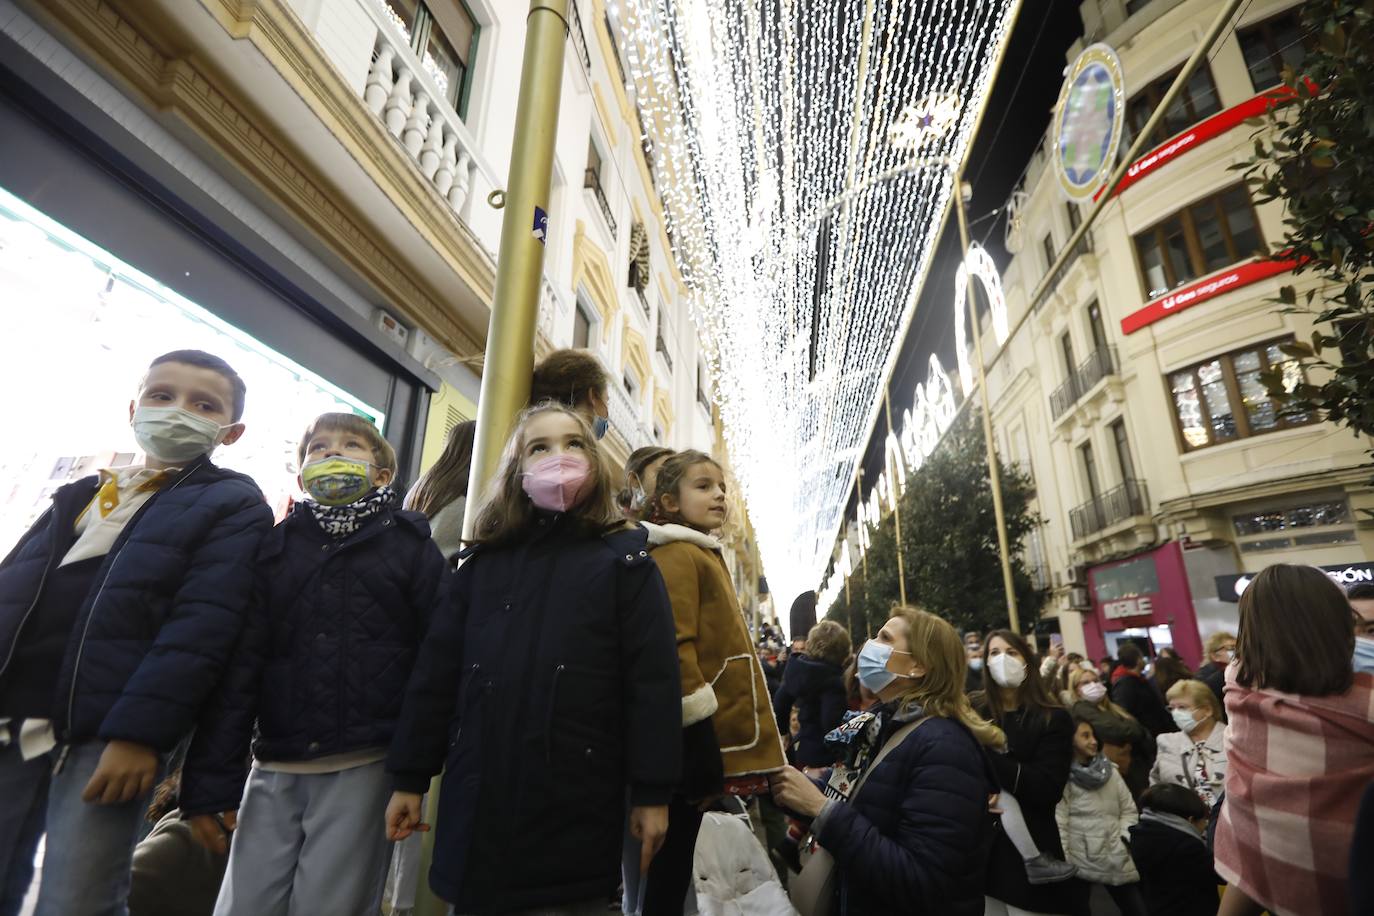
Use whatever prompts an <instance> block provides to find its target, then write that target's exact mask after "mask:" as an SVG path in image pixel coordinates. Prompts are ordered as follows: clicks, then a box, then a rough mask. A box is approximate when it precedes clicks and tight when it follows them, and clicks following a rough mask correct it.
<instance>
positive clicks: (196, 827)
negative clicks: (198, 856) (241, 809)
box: [190, 811, 239, 856]
mask: <svg viewBox="0 0 1374 916" xmlns="http://www.w3.org/2000/svg"><path fill="white" fill-rule="evenodd" d="M238 816H239V814H238V812H237V811H225V812H224V813H223V814H197V815H196V816H195V817H193V818H191V819H190V824H191V836H193V837H195V839H196V842H197V843H199V844H200V845H202V846H204V847H205V848H206V849H208V850H210V851H211V852H213V853H216V854H217V855H221V856H222V855H226V854H227V853H228V852H229V834H230V833H232V832H233V830H234V828H235V827H237V826H238Z"/></svg>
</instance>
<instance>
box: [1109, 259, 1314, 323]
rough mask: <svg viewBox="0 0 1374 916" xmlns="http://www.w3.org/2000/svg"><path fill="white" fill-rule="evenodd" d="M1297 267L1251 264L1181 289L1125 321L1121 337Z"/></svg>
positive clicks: (1277, 263)
mask: <svg viewBox="0 0 1374 916" xmlns="http://www.w3.org/2000/svg"><path fill="white" fill-rule="evenodd" d="M1297 266H1298V262H1297V260H1296V259H1294V260H1267V261H1250V262H1247V263H1245V264H1241V265H1239V266H1238V267H1232V268H1231V269H1230V270H1227V271H1224V272H1222V273H1219V274H1213V275H1212V276H1210V277H1208V278H1206V279H1205V280H1199V281H1197V282H1196V283H1192V284H1189V285H1188V286H1184V287H1180V288H1179V289H1176V290H1174V291H1173V292H1171V293H1168V294H1167V295H1164V296H1160V297H1159V298H1158V299H1152V300H1150V302H1149V303H1148V304H1146V306H1145V307H1144V308H1142V309H1138V310H1137V311H1134V312H1132V313H1131V314H1129V315H1127V316H1126V317H1125V318H1122V319H1121V333H1123V334H1134V333H1135V332H1136V331H1139V330H1140V329H1141V328H1143V327H1145V326H1146V325H1150V324H1154V323H1155V322H1156V321H1159V320H1160V319H1161V318H1168V317H1169V316H1170V315H1172V314H1174V313H1175V312H1181V311H1183V310H1184V309H1188V308H1192V307H1193V306H1195V305H1199V304H1201V303H1203V302H1206V301H1207V300H1208V299H1213V298H1215V297H1217V296H1221V295H1224V294H1226V293H1229V292H1231V291H1232V290H1236V289H1240V288H1241V287H1242V286H1249V285H1250V284H1251V283H1258V282H1259V281H1260V280H1267V279H1268V278H1269V277H1273V276H1277V275H1278V274H1281V273H1287V272H1288V271H1290V270H1292V269H1293V268H1295V267H1297Z"/></svg>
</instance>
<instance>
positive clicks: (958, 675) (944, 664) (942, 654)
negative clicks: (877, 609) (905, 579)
mask: <svg viewBox="0 0 1374 916" xmlns="http://www.w3.org/2000/svg"><path fill="white" fill-rule="evenodd" d="M892 616H894V617H900V618H901V619H902V620H904V621H906V625H907V648H908V649H909V650H910V652H911V657H912V659H913V660H914V661H915V662H916V664H918V665H920V666H921V667H922V668H924V669H925V670H926V673H925V676H924V677H919V678H916V679H915V680H912V681H910V682H909V684H910V687H909V689H908V690H907V692H905V693H903V694H902V696H901V699H902V700H904V701H906V700H910V701H915V702H917V703H920V704H921V707H922V708H923V709H924V710H925V712H926V715H930V716H940V717H942V718H945V719H954V720H955V721H957V722H961V723H963V724H964V725H965V726H966V727H967V728H968V730H969V731H971V732H973V737H975V738H977V739H978V743H979V744H982V745H984V746H986V747H993V748H997V749H999V750H1000V749H1002V748H1005V747H1006V745H1007V736H1006V735H1005V734H1003V732H1002V729H1000V728H998V727H997V726H996V725H994V724H992V723H991V722H989V721H988V720H987V719H984V718H983V717H982V716H980V715H978V713H976V712H974V711H973V707H972V706H971V705H969V701H968V697H967V696H965V695H964V678H965V677H966V676H967V675H968V655H967V653H966V652H965V651H964V640H963V639H962V638H961V637H960V636H959V631H958V630H956V629H954V627H953V626H952V625H951V624H950V623H949V621H947V620H944V619H943V618H940V617H936V616H935V615H934V614H931V613H929V612H928V611H923V610H921V609H920V608H916V607H907V606H901V605H898V606H897V607H894V608H893V609H892Z"/></svg>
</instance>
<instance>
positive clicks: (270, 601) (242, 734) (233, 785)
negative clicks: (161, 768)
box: [181, 503, 448, 814]
mask: <svg viewBox="0 0 1374 916" xmlns="http://www.w3.org/2000/svg"><path fill="white" fill-rule="evenodd" d="M447 579H448V564H447V563H446V562H445V561H444V557H443V554H442V553H441V552H440V550H439V548H438V546H437V545H436V544H435V543H434V541H432V540H430V537H429V523H428V521H426V520H425V517H424V515H422V514H421V513H419V512H404V511H401V510H399V509H393V508H387V509H383V510H382V511H381V512H380V513H378V514H377V515H376V516H373V517H372V518H370V519H368V520H367V522H366V523H364V524H363V526H362V528H361V529H359V530H358V531H356V532H354V533H353V534H351V535H349V536H348V537H346V538H343V539H341V540H340V539H336V538H333V537H331V536H330V535H328V534H326V533H325V532H324V531H322V530H321V529H320V526H319V525H318V524H317V523H316V522H315V517H314V515H313V514H312V513H311V511H310V507H309V506H307V505H305V504H304V503H301V504H298V505H297V506H296V507H295V510H294V511H293V512H292V513H291V515H290V516H288V517H287V518H286V520H285V521H283V522H282V523H281V524H280V525H278V526H277V527H276V528H274V529H273V530H272V531H271V533H269V534H268V535H267V537H266V538H264V539H263V543H262V551H261V554H260V555H259V558H258V570H257V583H256V588H255V590H254V592H255V593H254V599H253V604H252V608H251V610H250V611H249V614H248V624H247V626H246V627H245V628H244V632H243V637H242V639H241V640H240V641H239V645H238V647H237V649H236V650H235V653H234V657H233V660H232V661H231V663H230V668H229V671H228V673H227V674H226V676H225V679H224V682H223V683H222V684H221V686H220V688H219V689H218V690H217V691H216V692H215V695H214V697H213V699H212V701H211V703H210V704H209V706H208V707H207V710H206V713H205V715H204V717H203V719H202V723H201V726H200V728H199V729H198V730H197V731H196V737H195V739H194V740H193V741H192V742H191V750H190V752H189V754H188V755H187V758H186V764H185V769H184V771H183V774H182V783H181V808H182V811H183V812H185V813H186V814H206V813H211V812H216V811H227V810H232V809H234V808H237V807H238V805H239V800H240V798H241V797H242V796H243V786H244V783H245V782H246V781H247V778H248V741H249V738H250V737H253V756H254V757H256V758H257V759H258V760H265V761H275V762H282V761H301V760H311V759H314V758H318V757H326V756H329V755H331V754H341V753H345V752H348V751H360V750H366V749H368V748H386V747H387V746H388V745H389V744H390V743H391V738H392V734H393V733H394V731H395V728H396V719H397V717H398V716H399V715H400V712H401V701H402V699H403V697H404V696H405V689H406V682H407V681H408V679H409V677H410V673H411V672H412V671H413V670H414V668H415V658H416V655H417V653H418V650H419V646H420V640H421V638H422V637H423V636H424V633H425V629H426V628H427V627H428V625H429V620H430V618H431V616H432V615H433V613H434V611H435V609H436V607H437V606H438V604H439V602H440V601H441V600H442V596H443V595H444V594H445V585H446V582H447ZM255 721H256V723H257V728H256V735H254V722H255Z"/></svg>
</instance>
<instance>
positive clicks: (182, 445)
mask: <svg viewBox="0 0 1374 916" xmlns="http://www.w3.org/2000/svg"><path fill="white" fill-rule="evenodd" d="M133 426H134V439H135V441H137V442H138V447H139V448H141V449H143V451H144V453H145V454H147V455H148V456H149V457H152V458H155V459H157V460H158V461H163V462H166V463H167V464H185V463H186V462H188V461H194V460H195V459H197V458H199V457H200V456H201V455H208V454H209V453H210V452H212V451H214V448H215V446H217V445H219V444H220V441H221V440H223V439H224V433H225V430H227V429H229V427H230V426H233V424H232V423H231V424H229V426H220V425H219V424H218V423H216V422H215V421H214V420H207V419H206V418H205V417H198V416H196V415H195V414H193V413H191V412H190V411H189V410H183V409H182V408H180V407H154V406H141V405H140V406H138V407H135V408H134V421H133Z"/></svg>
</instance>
